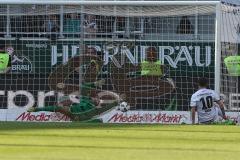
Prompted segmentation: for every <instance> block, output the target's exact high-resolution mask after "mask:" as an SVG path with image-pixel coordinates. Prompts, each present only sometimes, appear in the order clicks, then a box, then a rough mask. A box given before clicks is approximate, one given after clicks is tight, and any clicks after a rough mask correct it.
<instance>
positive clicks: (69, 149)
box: [0, 122, 240, 160]
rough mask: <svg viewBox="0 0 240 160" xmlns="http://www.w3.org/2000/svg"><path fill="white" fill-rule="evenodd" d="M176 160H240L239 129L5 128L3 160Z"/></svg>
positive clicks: (0, 128) (0, 131)
mask: <svg viewBox="0 0 240 160" xmlns="http://www.w3.org/2000/svg"><path fill="white" fill-rule="evenodd" d="M171 159H172V160H223V159H226V160H237V159H240V126H210V125H209V126H200V125H195V126H191V125H139V124H133V125H130V124H129V125H120V124H97V123H95V124H93V123H16V122H1V123H0V160H171Z"/></svg>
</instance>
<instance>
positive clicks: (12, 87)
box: [0, 5, 216, 111]
mask: <svg viewBox="0 0 240 160" xmlns="http://www.w3.org/2000/svg"><path fill="white" fill-rule="evenodd" d="M215 8H216V7H215V6H211V5H202V6H191V5H188V6H176V5H174V6H151V7H150V6H149V7H147V6H144V7H143V6H84V7H82V6H78V5H66V6H60V5H1V6H0V21H1V23H0V25H1V26H0V34H1V35H0V36H1V48H0V49H1V51H2V52H7V54H9V55H10V57H11V60H10V65H9V66H8V67H7V68H8V69H7V70H4V71H2V73H1V75H0V83H1V85H0V87H1V88H0V90H1V91H3V92H0V93H1V94H2V95H1V96H0V102H1V103H0V107H1V108H14V107H15V108H16V107H22V108H24V107H25V108H29V107H32V106H36V107H43V106H49V105H56V104H57V100H58V99H59V97H60V96H62V95H69V94H71V95H84V96H88V97H90V98H96V97H97V96H99V95H100V94H101V93H102V92H104V93H106V92H105V91H110V92H114V93H115V94H116V95H118V96H119V97H122V99H124V101H126V102H127V103H128V104H129V105H130V106H131V110H136V109H137V110H171V111H172V110H181V111H182V110H189V100H190V98H191V95H192V93H193V92H195V91H196V89H197V84H196V81H197V79H198V78H199V77H202V76H205V77H208V78H209V83H210V87H211V88H214V47H215V40H214V38H215ZM3 68H4V67H2V68H1V69H2V70H3ZM5 68H6V66H5ZM5 68H4V69H5ZM101 98H102V99H105V100H109V99H112V98H113V96H111V95H104V96H102V97H101Z"/></svg>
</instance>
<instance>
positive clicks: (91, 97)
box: [28, 54, 120, 121]
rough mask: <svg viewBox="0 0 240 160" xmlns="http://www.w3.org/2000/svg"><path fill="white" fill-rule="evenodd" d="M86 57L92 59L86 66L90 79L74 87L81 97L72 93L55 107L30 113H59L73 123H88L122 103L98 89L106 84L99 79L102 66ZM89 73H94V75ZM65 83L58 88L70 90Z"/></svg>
mask: <svg viewBox="0 0 240 160" xmlns="http://www.w3.org/2000/svg"><path fill="white" fill-rule="evenodd" d="M85 57H89V58H90V57H91V60H89V58H88V59H86V61H89V62H88V63H86V65H87V66H89V68H88V69H87V70H86V73H87V74H88V75H87V78H88V79H84V81H83V82H82V84H81V85H80V86H75V87H74V88H75V91H77V90H78V88H79V87H80V90H81V96H80V97H78V96H76V95H77V94H75V95H73V94H71V93H70V95H68V96H62V97H60V98H59V99H58V103H57V104H56V105H54V106H45V107H41V106H40V107H31V108H29V109H28V111H29V112H39V111H49V112H59V113H62V114H64V115H66V116H68V117H69V118H70V119H71V120H73V121H87V120H91V119H92V118H94V117H95V116H98V115H100V114H102V113H103V112H106V111H108V110H110V109H112V108H113V107H115V106H117V105H118V103H119V101H120V97H119V96H118V94H116V93H114V92H111V91H105V90H104V91H101V90H99V89H98V88H101V87H102V85H103V84H104V83H105V80H104V79H100V80H98V79H97V75H98V74H99V73H100V72H101V69H100V68H101V65H99V63H98V61H97V60H94V56H93V57H92V56H89V54H88V55H87V54H86V55H85ZM81 58H83V57H81ZM78 61H79V60H75V61H74V62H78ZM73 66H74V65H73ZM76 66H78V65H76ZM76 66H74V67H76ZM63 67H65V68H68V69H70V68H71V66H67V65H66V66H63ZM74 69H78V68H74ZM89 73H92V75H91V74H89ZM61 74H65V73H64V71H63V70H61ZM63 77H65V76H63ZM55 78H58V79H59V76H56V77H55ZM63 82H64V80H62V82H60V83H59V82H58V83H57V86H58V88H68V84H64V83H63ZM67 91H68V90H67Z"/></svg>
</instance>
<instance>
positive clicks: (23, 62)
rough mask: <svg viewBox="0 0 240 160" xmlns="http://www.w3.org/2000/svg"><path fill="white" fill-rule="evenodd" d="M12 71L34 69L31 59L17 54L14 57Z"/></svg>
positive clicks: (29, 70)
mask: <svg viewBox="0 0 240 160" xmlns="http://www.w3.org/2000/svg"><path fill="white" fill-rule="evenodd" d="M11 68H12V69H11V71H12V73H19V72H21V73H22V72H28V73H29V72H31V71H32V63H31V62H30V61H29V59H28V58H27V57H24V56H16V55H14V56H13V57H12V67H11Z"/></svg>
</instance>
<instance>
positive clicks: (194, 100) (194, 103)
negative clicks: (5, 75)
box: [190, 95, 197, 107]
mask: <svg viewBox="0 0 240 160" xmlns="http://www.w3.org/2000/svg"><path fill="white" fill-rule="evenodd" d="M190 106H191V107H196V106H197V99H196V96H194V95H192V97H191V102H190Z"/></svg>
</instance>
